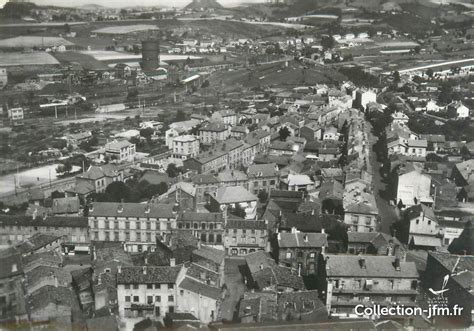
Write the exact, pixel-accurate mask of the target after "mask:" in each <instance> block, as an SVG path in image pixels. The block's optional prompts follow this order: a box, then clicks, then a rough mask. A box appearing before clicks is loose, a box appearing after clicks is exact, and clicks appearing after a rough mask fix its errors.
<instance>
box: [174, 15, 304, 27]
mask: <svg viewBox="0 0 474 331" xmlns="http://www.w3.org/2000/svg"><path fill="white" fill-rule="evenodd" d="M178 20H180V21H225V22H238V23H244V24H250V25H272V26H276V27H279V28H286V29H297V30H302V29H306V28H312V26H311V25H305V24H297V23H282V22H259V21H239V20H233V19H227V18H223V17H211V18H194V17H187V18H186V17H183V18H178Z"/></svg>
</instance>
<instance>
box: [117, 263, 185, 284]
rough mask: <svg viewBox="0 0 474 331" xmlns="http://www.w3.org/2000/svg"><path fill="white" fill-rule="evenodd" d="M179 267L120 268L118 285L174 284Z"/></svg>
mask: <svg viewBox="0 0 474 331" xmlns="http://www.w3.org/2000/svg"><path fill="white" fill-rule="evenodd" d="M180 270H181V266H176V267H168V266H165V267H122V268H121V270H120V272H117V283H118V284H156V283H163V284H164V283H175V282H176V278H177V277H178V273H179V271H180Z"/></svg>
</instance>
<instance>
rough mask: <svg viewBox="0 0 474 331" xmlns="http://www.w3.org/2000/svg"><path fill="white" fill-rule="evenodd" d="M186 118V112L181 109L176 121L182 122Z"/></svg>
mask: <svg viewBox="0 0 474 331" xmlns="http://www.w3.org/2000/svg"><path fill="white" fill-rule="evenodd" d="M185 120H186V114H185V113H184V111H182V110H181V109H179V110H178V112H177V113H176V118H175V122H181V121H185Z"/></svg>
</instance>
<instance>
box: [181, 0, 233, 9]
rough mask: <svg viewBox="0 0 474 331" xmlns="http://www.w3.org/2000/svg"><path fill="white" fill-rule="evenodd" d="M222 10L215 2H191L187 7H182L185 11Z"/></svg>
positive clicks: (196, 0)
mask: <svg viewBox="0 0 474 331" xmlns="http://www.w3.org/2000/svg"><path fill="white" fill-rule="evenodd" d="M222 8H224V7H223V6H222V5H221V4H220V3H218V2H217V1H216V0H193V1H192V2H191V3H190V4H189V5H187V6H186V7H184V9H186V10H205V9H222Z"/></svg>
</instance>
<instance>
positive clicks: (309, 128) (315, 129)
mask: <svg viewBox="0 0 474 331" xmlns="http://www.w3.org/2000/svg"><path fill="white" fill-rule="evenodd" d="M323 131H324V130H323V128H322V127H321V125H320V124H319V123H318V122H316V121H311V122H309V123H307V124H306V125H305V126H303V127H302V128H301V130H300V132H301V136H302V137H304V138H306V140H307V141H315V140H316V141H318V140H321V139H322V134H323Z"/></svg>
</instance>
